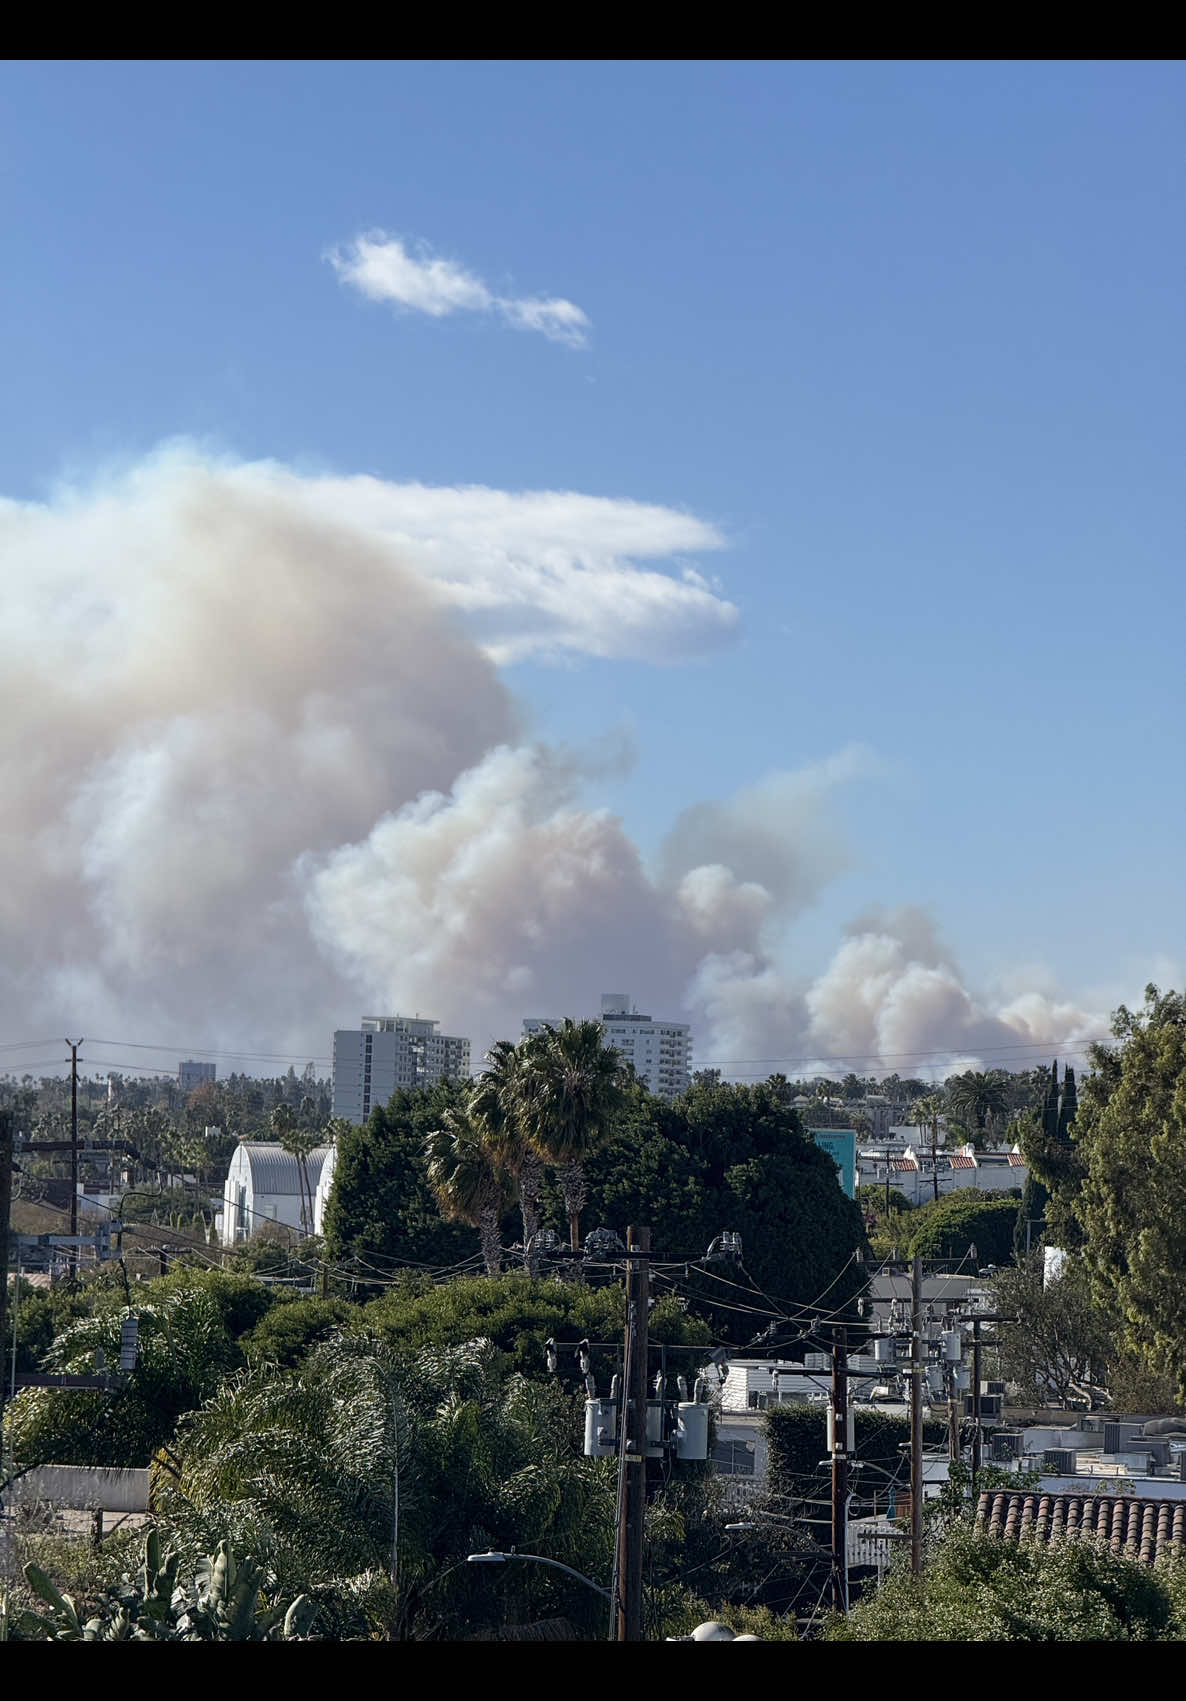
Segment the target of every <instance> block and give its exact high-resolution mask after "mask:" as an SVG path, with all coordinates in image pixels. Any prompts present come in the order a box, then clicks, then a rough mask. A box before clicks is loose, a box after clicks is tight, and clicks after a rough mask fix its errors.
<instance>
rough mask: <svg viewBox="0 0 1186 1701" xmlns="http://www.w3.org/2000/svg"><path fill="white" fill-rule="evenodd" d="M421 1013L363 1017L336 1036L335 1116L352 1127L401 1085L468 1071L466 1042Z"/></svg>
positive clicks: (461, 1077) (458, 1075)
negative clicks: (357, 1026)
mask: <svg viewBox="0 0 1186 1701" xmlns="http://www.w3.org/2000/svg"><path fill="white" fill-rule="evenodd" d="M439 1026H440V1023H439V1022H434V1021H428V1020H426V1019H425V1018H424V1017H421V1016H364V1017H363V1021H362V1026H361V1027H360V1028H339V1029H338V1031H337V1032H336V1033H335V1034H334V1115H335V1116H340V1117H343V1118H344V1119H345V1121H347V1122H353V1123H354V1124H355V1125H356V1126H357V1125H359V1124H361V1123H363V1122H365V1121H366V1120H367V1118H368V1117H369V1116H370V1114H371V1111H372V1110H374V1108H375V1107H376V1105H384V1104H386V1103H387V1101H388V1099H389V1098H390V1097H391V1095H392V1093H394V1092H395V1091H397V1089H398V1088H400V1087H432V1086H435V1085H436V1083H437V1082H438V1081H464V1080H465V1079H466V1077H467V1076H468V1075H469V1072H470V1069H469V1041H468V1040H467V1039H462V1038H460V1037H459V1036H458V1035H456V1034H442V1033H438V1032H437V1029H438V1028H439Z"/></svg>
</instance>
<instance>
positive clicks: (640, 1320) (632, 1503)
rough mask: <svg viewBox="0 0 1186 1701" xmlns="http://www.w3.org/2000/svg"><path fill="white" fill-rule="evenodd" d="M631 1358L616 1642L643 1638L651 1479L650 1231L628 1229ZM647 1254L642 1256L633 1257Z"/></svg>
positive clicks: (627, 1366) (625, 1413)
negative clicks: (645, 1546) (646, 1517)
mask: <svg viewBox="0 0 1186 1701" xmlns="http://www.w3.org/2000/svg"><path fill="white" fill-rule="evenodd" d="M626 1244H627V1255H626V1358H625V1364H624V1367H623V1368H624V1370H625V1376H624V1378H623V1383H624V1386H623V1389H622V1393H623V1407H624V1409H623V1410H622V1411H621V1413H620V1414H619V1419H618V1421H619V1423H620V1424H621V1425H622V1426H623V1427H622V1434H623V1436H624V1438H625V1446H624V1450H623V1452H622V1455H621V1459H622V1464H621V1469H622V1471H623V1473H624V1481H623V1494H622V1497H621V1499H620V1501H619V1523H618V1565H617V1572H618V1579H617V1599H616V1601H615V1603H614V1604H615V1620H616V1634H615V1637H614V1640H615V1641H616V1642H641V1641H642V1547H643V1518H644V1515H645V1512H646V1484H647V1474H646V1473H647V1332H648V1323H649V1316H648V1313H649V1310H650V1286H651V1282H650V1266H649V1264H648V1262H647V1258H646V1254H648V1253H649V1252H650V1250H651V1231H650V1229H645V1228H638V1229H636V1228H628V1229H627V1230H626ZM631 1253H642V1254H643V1256H642V1257H631Z"/></svg>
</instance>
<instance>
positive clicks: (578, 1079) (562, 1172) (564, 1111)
mask: <svg viewBox="0 0 1186 1701" xmlns="http://www.w3.org/2000/svg"><path fill="white" fill-rule="evenodd" d="M603 1033H604V1030H603V1028H602V1026H601V1023H600V1022H573V1021H570V1020H566V1021H565V1022H564V1024H563V1026H562V1027H559V1028H551V1027H546V1028H544V1029H543V1031H542V1032H541V1033H538V1034H532V1035H531V1036H530V1037H529V1038H528V1039H526V1040H524V1041H523V1043H522V1052H523V1062H522V1070H523V1074H524V1076H525V1081H526V1090H525V1093H524V1098H523V1113H522V1114H523V1124H524V1130H525V1132H526V1135H527V1138H528V1139H529V1140H530V1141H531V1144H532V1145H533V1146H534V1147H535V1149H536V1151H537V1152H538V1153H539V1154H540V1156H541V1157H542V1158H543V1160H544V1162H545V1163H549V1164H552V1165H554V1167H555V1169H556V1173H557V1176H558V1177H559V1180H560V1186H561V1190H562V1191H563V1194H564V1206H565V1209H566V1211H567V1212H568V1234H569V1242H570V1244H571V1246H572V1250H573V1251H574V1252H576V1251H577V1250H579V1247H580V1232H581V1211H582V1210H583V1209H584V1205H585V1200H586V1197H587V1194H586V1190H585V1160H586V1158H588V1157H590V1156H591V1154H592V1153H593V1152H595V1151H596V1150H597V1149H598V1147H599V1146H602V1145H604V1143H605V1141H606V1140H607V1138H608V1137H609V1134H610V1131H611V1129H612V1127H613V1120H614V1116H615V1114H616V1113H617V1111H618V1110H619V1108H620V1107H621V1105H622V1103H623V1098H624V1094H623V1090H622V1066H621V1062H620V1060H619V1058H618V1054H617V1052H616V1051H613V1050H612V1049H611V1050H607V1049H606V1047H605V1046H604V1045H603V1043H602V1039H603Z"/></svg>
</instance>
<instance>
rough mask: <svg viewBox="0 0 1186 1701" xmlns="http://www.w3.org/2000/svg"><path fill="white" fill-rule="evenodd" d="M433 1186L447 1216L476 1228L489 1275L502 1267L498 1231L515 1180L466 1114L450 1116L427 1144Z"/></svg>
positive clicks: (451, 1113) (448, 1113)
mask: <svg viewBox="0 0 1186 1701" xmlns="http://www.w3.org/2000/svg"><path fill="white" fill-rule="evenodd" d="M424 1146H425V1152H426V1154H427V1156H428V1182H429V1186H430V1187H431V1188H432V1190H433V1192H434V1193H435V1194H436V1198H437V1203H438V1204H439V1205H440V1207H441V1211H442V1212H443V1214H444V1215H445V1216H446V1217H448V1218H450V1219H451V1220H452V1221H453V1222H461V1223H471V1224H472V1225H473V1227H474V1228H476V1229H477V1231H478V1234H479V1235H480V1237H481V1242H482V1257H483V1259H484V1260H485V1264H486V1274H487V1275H488V1276H497V1274H498V1272H499V1270H500V1269H501V1267H502V1244H501V1240H500V1236H499V1232H498V1225H499V1223H500V1222H501V1220H502V1214H503V1212H504V1211H505V1210H506V1208H507V1206H508V1205H509V1204H510V1201H511V1197H512V1189H511V1184H510V1177H509V1175H508V1174H507V1171H506V1170H505V1169H504V1168H503V1166H502V1164H501V1163H500V1162H499V1158H498V1153H497V1151H495V1150H492V1149H491V1147H490V1146H489V1145H488V1144H487V1143H486V1141H485V1139H484V1138H483V1136H482V1132H481V1130H480V1129H479V1128H478V1126H477V1125H476V1123H475V1122H474V1121H473V1119H472V1118H471V1117H470V1116H468V1115H467V1114H466V1112H465V1111H464V1110H447V1111H446V1112H445V1120H444V1126H443V1127H441V1128H436V1129H434V1130H433V1132H432V1133H431V1134H429V1136H428V1137H427V1139H426V1140H425V1143H424Z"/></svg>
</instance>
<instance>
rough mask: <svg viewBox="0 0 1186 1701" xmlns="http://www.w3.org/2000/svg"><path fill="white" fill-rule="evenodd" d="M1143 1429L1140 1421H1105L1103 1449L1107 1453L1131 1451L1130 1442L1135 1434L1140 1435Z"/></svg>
mask: <svg viewBox="0 0 1186 1701" xmlns="http://www.w3.org/2000/svg"><path fill="white" fill-rule="evenodd" d="M1141 1429H1142V1425H1141V1424H1139V1423H1105V1425H1104V1445H1103V1448H1102V1451H1103V1452H1105V1453H1127V1452H1129V1451H1130V1448H1129V1443H1130V1442H1131V1441H1132V1440H1133V1438H1134V1436H1138V1435H1140V1433H1141Z"/></svg>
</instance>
